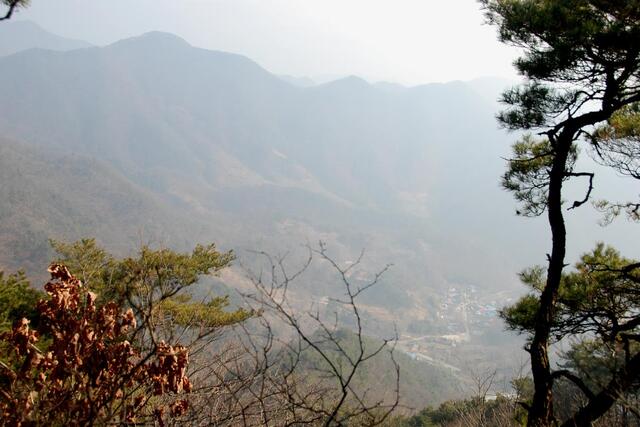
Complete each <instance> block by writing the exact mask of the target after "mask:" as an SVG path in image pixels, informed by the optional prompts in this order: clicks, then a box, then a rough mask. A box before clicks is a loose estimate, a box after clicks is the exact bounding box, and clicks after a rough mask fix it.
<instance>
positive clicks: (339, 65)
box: [17, 0, 516, 84]
mask: <svg viewBox="0 0 640 427" xmlns="http://www.w3.org/2000/svg"><path fill="white" fill-rule="evenodd" d="M17 18H18V19H30V20H33V21H35V22H37V23H38V24H40V25H41V26H42V27H44V28H45V29H47V30H49V31H52V32H55V33H57V34H60V35H63V36H67V37H73V38H79V39H83V40H87V41H89V42H92V43H94V44H100V45H102V44H108V43H111V42H113V41H116V40H118V39H121V38H125V37H129V36H133V35H138V34H140V33H144V32H147V31H151V30H161V31H168V32H171V33H174V34H177V35H179V36H181V37H183V38H184V39H186V40H187V41H189V42H190V43H191V44H193V45H196V46H200V47H205V48H208V49H216V50H224V51H229V52H235V53H240V54H243V55H246V56H248V57H250V58H251V59H253V60H255V61H257V62H258V63H259V64H261V65H262V66H263V67H265V68H267V69H268V70H270V71H272V72H274V73H277V74H290V75H295V76H328V75H336V76H337V75H349V74H355V75H359V76H362V77H364V78H366V79H368V80H372V81H376V80H387V81H395V82H400V83H405V84H419V83H427V82H440V81H450V80H470V79H473V78H476V77H482V76H498V77H508V78H511V77H514V76H515V75H514V73H513V70H512V66H511V63H512V61H513V59H514V58H515V56H516V51H515V50H513V49H511V48H508V47H505V46H503V45H501V44H500V43H499V42H498V41H497V39H496V32H495V29H494V28H493V27H490V26H488V25H485V24H483V17H482V13H481V11H480V10H479V5H478V3H477V2H476V1H475V0H438V1H435V0H178V1H176V0H56V1H52V0H32V4H31V7H30V8H29V9H27V10H24V11H21V12H20V13H19V14H18V15H17Z"/></svg>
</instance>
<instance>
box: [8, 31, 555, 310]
mask: <svg viewBox="0 0 640 427" xmlns="http://www.w3.org/2000/svg"><path fill="white" fill-rule="evenodd" d="M0 31H4V37H3V43H4V47H1V48H0V55H2V57H0V79H1V81H3V82H5V83H4V84H2V85H0V129H2V134H1V135H2V141H1V145H0V150H1V151H0V152H1V154H2V156H1V157H0V174H2V182H3V185H2V186H1V188H0V200H2V204H1V205H0V267H4V268H7V269H17V268H27V269H28V271H29V273H31V274H37V272H38V271H44V267H45V266H46V262H47V260H48V259H49V257H50V256H51V253H50V251H49V249H48V243H47V242H48V239H50V238H54V239H65V240H69V239H77V238H80V237H96V238H97V239H98V240H99V241H100V242H101V243H102V244H104V245H105V246H106V247H107V248H109V249H110V250H112V251H114V252H115V253H119V254H125V253H127V251H129V252H130V251H131V250H134V249H135V248H136V247H137V246H139V244H140V243H153V244H163V245H168V246H171V247H175V248H177V249H186V248H188V247H190V246H192V245H193V244H195V243H196V242H209V241H214V242H216V243H218V244H219V246H220V247H222V248H223V249H235V250H236V252H237V254H238V255H239V258H240V261H241V263H250V262H251V261H250V260H249V258H250V257H251V255H250V254H251V252H250V251H252V250H265V251H268V252H271V253H278V254H283V253H291V254H292V255H291V262H292V264H293V265H295V262H296V260H301V259H302V258H303V257H304V253H305V249H304V246H305V245H306V244H308V243H311V244H312V245H313V244H315V242H317V241H324V242H326V243H327V247H328V248H329V250H330V251H331V254H332V256H334V257H335V258H336V259H338V260H341V261H344V262H348V261H353V260H355V259H356V258H357V257H358V254H359V253H360V251H361V250H362V249H365V251H366V256H365V257H364V261H363V264H362V266H361V273H359V274H360V276H361V277H367V274H372V273H373V272H375V271H377V270H378V269H380V268H382V267H383V266H384V265H386V264H394V267H393V268H392V269H391V270H390V272H389V273H388V274H387V275H386V276H385V278H384V280H383V283H381V285H380V287H379V288H380V290H379V291H377V292H378V294H377V297H376V298H373V300H375V301H377V304H379V305H381V306H384V307H385V308H386V309H389V310H391V311H392V312H395V313H403V312H405V311H406V310H410V309H412V308H413V309H415V310H416V312H418V313H421V314H420V315H423V316H433V315H435V314H434V313H435V310H434V309H433V305H434V302H433V296H434V295H435V294H437V293H438V292H442V291H443V290H445V289H447V288H448V287H451V286H456V285H459V284H464V285H476V286H478V287H479V288H481V289H483V290H485V291H486V292H493V291H496V290H501V289H513V288H514V284H515V283H517V278H516V275H515V273H516V272H517V271H518V270H520V269H521V268H522V267H524V266H526V265H528V264H530V263H535V262H536V261H537V262H544V259H543V256H544V255H543V254H544V250H545V249H546V248H545V246H546V236H545V235H544V234H543V233H541V230H543V228H541V227H540V224H541V222H540V221H538V222H536V221H532V222H527V221H523V220H522V219H520V218H516V217H515V215H514V211H515V205H514V203H513V201H512V199H511V197H510V196H509V195H508V194H506V193H505V192H503V191H502V190H501V189H500V187H499V177H500V174H501V173H502V171H503V168H504V160H503V157H506V156H507V155H508V152H509V148H508V147H509V142H510V141H511V140H512V139H513V136H510V135H507V134H506V133H504V132H502V131H501V130H499V129H498V128H497V125H496V122H495V119H494V115H495V112H496V109H497V102H496V100H497V98H498V95H499V91H500V88H503V87H506V86H508V85H509V82H505V81H502V80H499V79H481V80H477V81H473V82H452V83H447V84H427V85H422V86H416V87H404V86H400V85H395V84H390V83H376V84H370V83H369V82H366V81H365V80H363V79H360V78H358V77H355V76H350V77H345V78H342V79H339V80H336V81H332V82H329V83H325V84H313V82H311V81H310V80H309V79H302V80H300V79H298V82H299V81H304V84H296V81H294V79H292V78H290V77H278V76H276V75H274V74H272V73H270V72H268V71H267V70H265V69H263V68H262V67H260V66H259V65H258V64H256V63H255V62H253V61H251V60H250V59H248V58H246V57H244V56H241V55H237V54H231V53H226V52H217V51H211V50H207V49H202V48H197V47H194V46H192V45H190V44H189V43H187V42H186V41H185V40H183V39H181V38H179V37H177V36H175V35H171V34H167V33H160V32H152V33H147V34H144V35H141V36H138V37H133V38H129V39H125V40H121V41H118V42H116V43H113V44H111V45H108V46H104V47H97V46H91V45H89V44H88V43H84V42H78V41H74V40H68V39H64V38H61V37H58V36H55V35H52V34H49V33H47V32H46V31H44V30H42V29H39V28H38V27H37V26H35V25H34V24H31V23H24V22H11V23H9V25H3V26H1V27H0ZM523 242H527V244H526V245H523ZM367 272H368V273H367ZM301 286H302V287H303V288H304V289H305V292H308V293H311V294H312V295H315V296H323V295H325V294H327V293H329V292H330V290H331V289H332V285H331V284H330V283H327V281H326V280H321V279H318V280H314V281H311V282H309V283H305V284H302V285H301ZM425 313H426V314H425Z"/></svg>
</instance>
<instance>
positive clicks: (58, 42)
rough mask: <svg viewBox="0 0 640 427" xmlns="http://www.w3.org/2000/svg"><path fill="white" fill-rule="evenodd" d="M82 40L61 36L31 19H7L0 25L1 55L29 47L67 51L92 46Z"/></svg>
mask: <svg viewBox="0 0 640 427" xmlns="http://www.w3.org/2000/svg"><path fill="white" fill-rule="evenodd" d="M90 46H91V44H90V43H87V42H85V41H82V40H74V39H69V38H66V37H60V36H58V35H55V34H51V33H50V32H48V31H46V30H44V29H42V28H41V27H40V26H38V25H37V24H36V23H34V22H31V21H13V20H11V21H7V22H4V23H3V25H2V26H0V56H6V55H11V54H12V53H16V52H20V51H23V50H27V49H48V50H56V51H65V50H73V49H81V48H84V47H90Z"/></svg>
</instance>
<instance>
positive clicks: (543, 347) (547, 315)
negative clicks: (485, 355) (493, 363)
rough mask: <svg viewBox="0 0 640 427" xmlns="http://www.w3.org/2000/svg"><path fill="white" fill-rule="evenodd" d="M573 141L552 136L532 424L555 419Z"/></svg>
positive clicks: (536, 425) (567, 136) (533, 347)
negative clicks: (554, 363) (547, 247)
mask: <svg viewBox="0 0 640 427" xmlns="http://www.w3.org/2000/svg"><path fill="white" fill-rule="evenodd" d="M572 141H573V138H572V136H571V134H570V133H568V132H563V133H562V134H561V135H560V136H559V138H558V139H557V140H555V141H554V140H553V139H551V142H552V146H554V149H555V153H554V160H553V166H552V169H551V173H550V177H549V195H548V204H547V209H548V219H549V225H550V227H551V235H552V242H553V243H552V250H551V255H550V257H549V267H548V270H547V283H546V286H545V288H544V290H543V292H542V294H541V295H540V309H539V310H538V313H537V317H536V325H535V333H534V336H533V339H532V341H531V347H530V349H529V352H530V354H531V373H532V375H533V382H534V395H533V402H532V404H531V409H530V410H529V417H528V423H527V425H528V426H529V427H543V426H544V427H546V426H551V425H554V423H555V418H554V415H553V394H552V387H553V378H552V376H551V367H550V365H549V335H550V332H551V325H552V322H553V316H554V308H555V303H556V298H557V295H558V289H559V287H560V280H561V277H562V270H563V268H564V259H565V254H566V240H567V232H566V228H565V224H564V216H563V214H562V184H563V181H564V178H565V173H566V167H567V159H568V156H569V151H570V149H571V144H572Z"/></svg>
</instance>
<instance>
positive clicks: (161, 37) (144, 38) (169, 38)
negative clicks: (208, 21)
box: [111, 31, 191, 49]
mask: <svg viewBox="0 0 640 427" xmlns="http://www.w3.org/2000/svg"><path fill="white" fill-rule="evenodd" d="M123 45H142V46H149V47H154V48H159V47H161V48H163V49H165V48H184V47H190V46H191V45H190V44H189V43H188V42H187V41H186V40H185V39H183V38H181V37H178V36H176V35H175V34H171V33H165V32H163V31H150V32H148V33H144V34H142V35H139V36H135V37H130V38H126V39H123V40H119V41H117V42H115V43H113V44H112V45H111V46H114V47H119V46H123Z"/></svg>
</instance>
